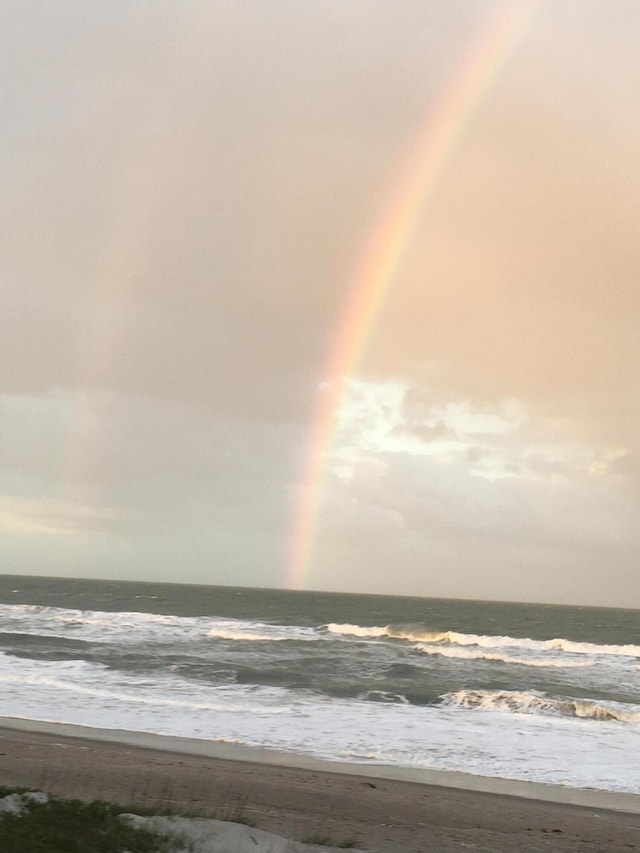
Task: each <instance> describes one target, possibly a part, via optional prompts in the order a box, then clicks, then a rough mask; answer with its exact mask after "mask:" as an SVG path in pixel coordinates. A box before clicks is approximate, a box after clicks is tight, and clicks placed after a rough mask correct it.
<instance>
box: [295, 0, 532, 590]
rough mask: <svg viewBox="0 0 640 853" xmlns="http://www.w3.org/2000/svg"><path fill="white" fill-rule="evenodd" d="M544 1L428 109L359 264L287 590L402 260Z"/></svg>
mask: <svg viewBox="0 0 640 853" xmlns="http://www.w3.org/2000/svg"><path fill="white" fill-rule="evenodd" d="M542 2H543V0H518V2H512V3H509V4H508V5H507V7H506V9H504V10H502V12H501V14H500V15H499V16H498V17H497V19H496V20H494V21H493V22H492V24H491V26H490V27H489V28H488V29H487V30H486V32H484V33H483V34H482V35H481V36H480V38H479V39H478V40H477V41H476V42H475V43H474V44H473V45H472V46H471V49H470V50H469V51H468V53H467V54H466V55H465V57H464V60H463V62H462V63H461V64H460V67H459V68H458V70H457V72H456V73H455V74H454V75H453V77H452V79H451V81H450V83H449V85H448V86H447V87H446V89H445V90H444V91H443V92H442V93H441V95H440V97H439V98H438V99H437V102H436V104H435V106H434V107H433V108H432V109H431V110H430V113H429V116H428V119H427V121H426V123H425V125H424V127H423V128H422V130H421V132H420V134H419V137H418V140H417V142H416V144H415V146H414V150H413V153H412V155H411V156H410V157H409V159H408V167H406V168H405V169H404V170H403V173H402V175H401V177H400V180H399V181H398V184H397V186H396V188H395V191H394V193H393V195H392V197H391V199H390V203H389V204H388V205H387V206H386V208H385V209H384V213H383V215H382V216H381V217H380V219H379V222H378V224H377V227H376V228H374V230H373V232H372V236H371V238H370V240H369V241H368V243H367V245H366V247H365V251H364V252H363V254H362V256H361V259H360V262H359V263H358V265H357V267H356V271H355V275H354V277H353V280H352V283H351V285H350V287H349V289H348V296H347V300H346V304H345V308H344V311H343V313H342V317H341V319H340V323H339V327H338V333H337V335H336V337H335V340H334V343H333V346H332V347H331V350H330V353H329V358H328V360H327V364H326V367H325V371H324V381H323V383H322V385H321V389H320V392H319V397H318V403H317V407H316V411H315V415H314V418H313V426H312V429H311V436H310V441H309V446H308V449H307V452H306V455H305V462H304V469H303V473H302V481H301V482H302V487H301V489H300V496H299V499H298V500H297V502H296V505H295V506H294V513H293V516H294V518H293V529H292V535H291V550H290V559H289V561H288V566H287V578H286V586H288V587H289V588H292V589H301V588H304V586H305V585H306V582H307V580H308V576H309V572H310V570H311V561H312V552H313V545H314V541H315V537H316V530H317V526H318V519H319V515H320V504H321V500H322V495H323V492H324V485H325V481H326V477H327V472H328V470H329V469H328V457H329V455H330V451H331V446H332V444H333V441H334V436H335V433H336V424H337V419H338V415H339V413H340V410H341V407H342V404H343V398H344V395H345V390H346V387H347V383H346V382H345V379H346V378H348V377H350V376H353V375H354V374H355V373H356V371H357V368H358V365H359V363H360V361H361V359H362V356H363V353H364V351H365V350H366V348H367V345H368V343H369V340H370V338H371V335H372V332H373V330H374V328H375V326H376V322H377V319H378V316H379V314H380V312H381V310H382V307H383V306H384V303H385V301H386V299H387V297H388V295H389V291H390V288H391V285H392V284H393V282H394V280H395V278H396V275H397V272H398V269H399V267H400V264H401V261H402V258H403V256H404V253H405V251H406V249H407V247H408V245H409V244H410V243H411V241H412V239H413V237H414V234H415V232H416V229H417V226H418V224H419V222H420V220H421V216H422V214H423V213H424V210H425V208H426V206H427V204H428V203H429V202H430V201H431V200H432V199H433V197H434V194H435V192H436V190H437V188H438V186H439V184H440V183H441V181H442V178H443V176H444V175H445V174H446V172H447V169H448V168H449V166H450V164H451V162H452V160H453V158H454V155H455V153H456V151H457V149H458V147H459V145H460V142H461V140H462V139H463V137H464V135H465V133H466V131H467V130H468V128H469V126H470V124H471V122H472V121H473V119H474V117H475V116H476V115H477V113H478V111H479V110H480V108H481V107H482V105H483V103H484V101H485V99H486V97H487V95H488V93H489V92H490V91H491V88H492V87H493V85H494V83H495V81H496V78H497V77H498V75H499V73H500V72H501V71H502V69H503V68H504V66H505V64H506V63H507V61H508V59H509V57H510V56H511V55H512V53H513V52H514V50H515V48H516V46H517V45H518V43H519V42H520V40H521V39H522V38H523V36H524V34H525V33H526V32H527V30H528V29H529V27H530V26H531V24H532V22H533V20H534V18H535V16H536V15H537V13H538V11H539V9H540V7H541V5H542Z"/></svg>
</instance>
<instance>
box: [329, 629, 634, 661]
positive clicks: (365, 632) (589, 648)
mask: <svg viewBox="0 0 640 853" xmlns="http://www.w3.org/2000/svg"><path fill="white" fill-rule="evenodd" d="M325 627H326V630H327V631H329V632H330V633H332V634H343V635H345V636H352V637H362V638H368V639H384V638H388V639H394V640H407V641H409V642H412V643H423V644H429V645H431V646H440V647H453V646H462V647H468V646H477V647H479V648H488V649H496V648H500V649H504V648H508V649H521V650H526V651H531V652H543V653H545V652H565V653H568V654H572V655H589V656H596V655H609V656H613V657H616V656H620V657H637V658H640V646H638V645H632V644H628V645H624V646H616V645H600V644H597V643H580V642H576V641H575V640H567V639H565V638H564V637H555V638H553V639H550V640H532V639H530V638H529V637H509V636H503V635H497V636H488V635H485V634H463V633H460V632H458V631H429V630H426V629H425V628H423V627H421V626H416V625H407V626H403V625H386V626H382V627H381V626H377V625H373V626H369V627H367V626H364V627H363V626H361V625H351V624H348V623H346V624H337V623H333V622H332V623H329V624H328V625H326V626H325ZM421 651H425V649H424V648H421Z"/></svg>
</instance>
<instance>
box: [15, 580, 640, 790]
mask: <svg viewBox="0 0 640 853" xmlns="http://www.w3.org/2000/svg"><path fill="white" fill-rule="evenodd" d="M176 589H177V590H178V591H180V588H178V587H177V588H176ZM261 594H262V595H267V593H263V592H262V591H254V592H253V593H252V595H254V596H255V597H256V601H257V602H258V603H259V602H260V600H261V599H260V595H261ZM228 595H229V596H230V595H231V594H230V593H229V594H228ZM269 595H270V596H271V598H270V599H269V607H268V608H267V609H266V611H265V613H266V612H268V613H269V618H266V616H265V614H262V615H260V616H247V615H239V614H238V613H237V612H235V613H234V608H235V609H236V610H237V607H236V605H235V602H234V601H233V600H232V601H231V606H228V607H227V609H226V612H219V613H216V612H215V611H214V612H212V613H211V614H210V615H209V614H208V615H201V613H197V612H196V613H194V612H193V610H194V608H193V607H192V612H191V613H190V614H185V613H184V612H182V613H181V614H179V613H171V612H165V613H156V612H138V611H136V610H135V609H133V608H132V607H131V606H129V607H126V608H120V609H117V610H113V611H110V610H104V609H100V608H98V607H96V608H93V607H84V606H83V607H72V606H70V607H60V606H51V605H47V606H42V605H36V604H33V603H21V604H11V603H6V602H5V603H4V604H2V603H0V642H1V643H2V645H0V648H2V649H4V651H3V652H0V696H2V705H1V713H2V714H4V715H6V716H11V717H22V718H27V719H33V720H39V719H40V720H47V721H52V722H63V723H73V724H78V725H83V726H94V727H98V728H111V729H127V730H133V731H147V732H154V733H158V734H166V735H177V736H184V737H195V738H203V739H209V740H215V741H232V742H238V743H244V744H247V745H252V746H262V747H267V748H274V749H278V750H285V751H292V752H296V753H301V754H307V755H312V756H316V757H320V758H327V759H333V760H339V761H370V762H374V763H382V764H394V765H401V766H407V767H417V768H420V767H423V768H434V769H442V770H458V771H464V772H468V773H475V774H480V775H486V776H501V777H505V778H513V779H525V780H531V781H539V782H551V783H557V784H566V785H572V786H577V787H594V788H601V789H609V790H616V791H628V792H634V793H640V779H638V777H637V774H636V772H635V765H636V763H637V762H636V761H635V760H634V758H633V757H634V756H639V757H640V669H639V664H638V659H637V657H636V655H635V652H638V657H640V646H638V645H635V644H634V643H632V642H590V641H584V640H577V639H570V638H563V637H561V636H559V635H558V633H557V632H556V633H553V634H551V633H550V634H549V635H548V636H547V637H542V638H541V637H539V636H538V638H529V637H518V636H514V635H513V633H509V632H508V631H496V632H495V633H491V632H485V633H482V632H478V631H468V632H466V631H460V630H446V631H444V630H430V629H429V627H428V624H426V625H425V624H424V622H423V624H419V623H418V621H417V620H408V621H407V622H406V623H405V624H401V623H400V622H398V621H396V622H389V623H388V624H385V625H368V624H362V625H361V624H359V623H358V621H355V620H354V621H334V622H332V621H329V620H326V618H325V620H323V619H322V618H318V617H315V616H314V617H313V618H311V617H305V616H304V611H303V610H300V608H301V605H300V602H299V601H298V600H294V601H293V602H292V604H293V609H292V608H291V607H290V609H289V610H287V606H289V605H290V603H291V599H286V598H285V599H283V602H282V603H280V602H279V600H277V595H276V594H273V593H269ZM274 596H275V598H276V601H275V605H278V606H275V605H274V600H273V599H274ZM146 598H147V600H150V601H152V602H153V601H155V600H156V599H155V598H154V597H153V596H148V597H146ZM345 598H346V597H345ZM139 601H140V598H139V597H138V596H137V595H136V597H135V600H132V601H131V602H130V604H131V605H133V607H135V606H136V605H138V606H139V604H138V602H139ZM217 601H218V599H216V600H215V601H214V605H216V603H217ZM311 603H313V598H311ZM335 603H336V600H335V597H334V598H332V599H328V600H327V605H326V606H327V607H333V606H335ZM337 603H338V604H340V603H341V602H340V601H338V602H337ZM383 603H384V602H383ZM368 604H369V603H368V600H366V601H364V602H363V604H362V607H366V606H368ZM346 605H349V606H351V601H350V600H348V601H346V604H345V606H346ZM148 606H150V607H151V608H153V607H154V606H155V605H153V604H151V605H148ZM198 606H200V605H198ZM378 606H379V605H378ZM454 606H455V603H453V604H452V605H451V607H454ZM465 606H466V607H469V606H470V605H465ZM165 608H166V609H168V606H167V605H165ZM278 608H280V609H278ZM212 609H213V608H212ZM255 609H256V608H254V610H255ZM258 609H259V608H258ZM299 611H300V612H299ZM453 612H454V613H455V608H454V611H453ZM465 612H466V611H465ZM365 613H366V611H365ZM274 614H275V616H276V617H277V618H274ZM292 614H293V615H292ZM552 615H553V614H552ZM508 616H509V614H508V613H507V617H508ZM516 616H517V614H516ZM543 616H545V618H548V614H543ZM465 618H469V617H468V615H465ZM505 618H506V617H505ZM305 619H306V621H305ZM425 621H426V620H425ZM494 622H495V619H493V620H492V621H491V622H490V623H489V622H487V624H491V626H493V624H494ZM515 625H517V621H516V617H514V618H513V619H512V620H511V622H509V621H508V619H507V621H506V624H505V627H511V628H512V629H513V626H515ZM601 633H603V635H604V636H609V635H610V633H611V632H609V633H606V632H601ZM623 636H625V639H628V638H630V636H631V632H629V631H627V633H626V635H623Z"/></svg>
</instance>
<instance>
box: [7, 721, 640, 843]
mask: <svg viewBox="0 0 640 853" xmlns="http://www.w3.org/2000/svg"><path fill="white" fill-rule="evenodd" d="M2 722H3V727H2V728H0V784H8V785H23V786H26V787H29V788H32V789H37V790H46V791H49V792H50V793H56V794H61V795H65V796H73V797H82V798H85V799H94V798H101V799H107V800H110V801H112V802H117V803H121V804H123V805H126V806H131V807H135V806H136V805H140V806H145V807H146V808H149V807H151V808H155V809H157V810H166V809H171V810H173V811H175V812H178V813H183V814H202V815H207V816H211V817H217V818H220V819H223V820H233V819H234V818H235V819H237V818H239V817H240V818H247V819H249V820H250V821H251V822H253V823H255V825H257V826H258V827H259V828H261V829H265V830H268V831H270V832H274V833H277V834H280V835H284V836H287V837H290V838H294V839H296V840H304V839H307V838H308V837H309V836H316V837H317V836H322V837H327V838H330V839H332V840H333V841H334V842H335V843H336V844H338V843H343V842H347V841H349V842H353V844H354V846H356V847H362V848H366V849H368V850H371V851H377V852H378V853H396V852H397V851H407V853H421V852H422V851H425V853H426V851H438V853H449V851H452V852H453V851H461V850H476V851H484V853H503V851H504V853H510V851H522V853H533V851H536V853H537V851H567V853H568V851H571V853H587V851H589V853H591V851H601V853H617V851H630V850H638V851H640V797H638V796H634V795H626V794H607V793H604V792H597V791H588V790H575V789H569V788H561V787H557V786H550V785H549V786H547V785H535V784H531V783H516V782H509V781H507V780H500V779H487V778H481V777H475V776H469V775H466V774H460V773H438V772H433V771H419V770H403V769H402V768H390V767H381V766H379V765H370V766H363V765H349V764H340V763H337V762H323V761H320V760H314V759H308V758H304V757H301V756H293V755H289V754H287V753H277V752H272V751H269V750H251V749H247V748H245V747H240V746H237V745H235V744H219V743H212V742H209V741H202V740H195V739H190V738H173V737H162V736H158V735H145V734H142V733H126V732H116V731H107V730H99V729H89V728H82V727H79V726H62V725H57V724H46V723H40V722H29V721H22V720H7V719H4V720H3V721H2ZM576 760H579V756H578V757H577V759H576Z"/></svg>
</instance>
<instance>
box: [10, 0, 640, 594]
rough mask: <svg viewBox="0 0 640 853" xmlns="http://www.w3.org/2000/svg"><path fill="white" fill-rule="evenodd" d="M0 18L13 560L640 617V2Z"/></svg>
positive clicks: (208, 4) (403, 3)
mask: <svg viewBox="0 0 640 853" xmlns="http://www.w3.org/2000/svg"><path fill="white" fill-rule="evenodd" d="M520 12H522V14H523V15H524V17H523V20H525V23H524V24H523V25H522V26H521V27H520V29H519V30H518V32H517V33H516V32H515V30H514V33H513V34H512V36H510V37H509V38H508V39H507V41H506V42H505V43H504V45H503V47H502V48H500V49H499V50H498V48H496V51H495V52H494V54H493V56H492V59H493V60H494V67H493V70H492V71H491V74H489V72H488V70H487V65H486V63H485V65H484V66H482V63H481V62H479V61H478V60H477V55H478V45H482V44H486V43H487V40H489V42H490V41H491V38H492V37H493V36H494V35H495V34H496V33H497V32H499V31H500V27H501V26H502V25H503V24H504V22H505V20H508V19H509V16H510V15H511V14H520ZM2 18H3V23H2V26H1V27H0V93H1V96H2V111H1V118H0V181H1V183H2V187H3V189H2V196H1V200H0V218H1V220H0V225H1V227H0V274H1V276H2V279H1V280H2V285H1V287H0V565H1V566H2V571H3V572H7V573H12V574H37V575H56V576H58V575H59V576H80V577H106V578H116V579H132V580H154V581H171V582H192V583H211V584H237V585H250V586H264V587H298V588H306V589H325V590H336V591H349V592H369V593H398V594H407V595H421V596H446V597H456V598H457V597H463V598H478V599H502V600H521V601H543V602H552V603H573V604H585V605H600V604H602V605H613V606H632V607H640V585H639V584H638V581H637V566H638V560H639V558H640V525H638V523H637V519H638V518H640V461H639V456H638V454H639V451H640V446H639V445H640V432H639V431H638V429H637V422H638V414H639V411H640V381H639V380H640V376H639V375H638V374H639V372H640V351H639V350H640V344H639V341H640V338H639V337H638V333H637V327H638V321H639V319H640V304H639V303H640V291H639V288H638V282H639V280H640V221H639V219H638V215H637V211H638V209H640V158H639V157H638V150H639V145H638V143H639V142H640V109H638V80H639V79H640V56H639V55H638V52H637V39H636V35H635V34H636V33H637V32H638V27H640V6H639V5H638V3H637V2H636V0H617V2H616V3H615V4H608V3H602V2H601V0H553V2H542V0H540V2H536V0H533V2H512V0H447V2H446V3H444V2H440V0H394V2H393V3H389V2H387V0H366V2H365V0H350V1H349V2H348V3H345V2H344V0H314V2H302V0H270V2H268V3H266V2H264V0H233V2H222V1H221V0H180V2H178V0H174V1H173V2H171V0H160V2H158V0H148V2H144V1H143V0H126V2H125V0H112V2H109V3H98V2H93V0H89V2H87V0H82V1H81V0H75V1H74V2H72V0H57V2H55V3H51V2H49V0H41V2H35V0H24V2H21V3H14V4H9V5H7V6H6V8H4V9H3V11H2ZM474 57H476V59H474ZM490 58H491V57H490ZM482 74H485V77H486V79H484V78H482ZM483 80H484V83H483V86H479V88H478V92H477V96H475V97H474V99H473V100H472V101H471V100H470V101H469V103H468V104H467V107H466V108H465V109H464V110H461V111H460V113H459V115H458V117H457V120H456V123H455V127H452V128H451V130H450V131H449V132H448V135H447V136H446V138H444V139H443V141H442V145H441V151H440V154H441V155H442V156H441V163H440V167H439V171H438V174H437V180H434V181H433V185H432V186H430V188H429V189H428V191H427V189H425V190H424V192H423V191H422V190H421V189H420V187H418V190H416V193H417V197H418V201H417V202H416V204H415V205H414V208H415V209H414V210H413V213H412V223H411V224H412V227H411V229H410V230H409V229H407V230H406V231H405V232H403V234H402V235H401V236H402V240H401V246H400V251H399V252H398V253H397V258H396V259H395V261H394V264H393V268H392V270H391V272H390V273H389V275H388V276H387V279H386V280H385V282H384V292H383V293H382V297H381V299H380V300H379V302H380V304H379V306H378V310H377V311H375V312H373V311H372V312H370V315H369V317H368V320H367V322H366V323H364V322H363V323H362V324H361V328H360V329H357V328H356V327H355V326H349V320H348V306H349V304H350V299H352V298H353V294H354V292H355V291H354V287H356V284H357V282H358V280H359V279H358V275H359V273H358V270H360V269H362V265H363V263H365V264H366V262H367V261H368V260H371V252H372V249H371V246H372V241H373V240H374V238H375V234H376V233H378V231H379V229H380V227H381V226H380V224H381V223H384V221H385V217H387V216H388V215H389V211H390V210H391V209H392V206H393V199H394V197H395V196H396V195H397V193H398V188H399V187H400V186H402V182H403V181H405V182H406V181H407V180H408V181H409V185H410V186H411V181H412V180H413V181H414V182H415V181H417V180H418V178H417V177H416V174H415V172H412V171H411V168H410V164H411V162H412V159H411V158H412V157H413V156H414V155H413V153H412V152H415V150H416V144H417V140H423V142H424V140H425V139H426V143H427V147H426V148H425V147H424V146H423V148H422V149H421V150H422V151H423V165H425V163H426V166H427V168H431V166H430V165H429V161H428V157H429V156H432V155H429V153H428V145H429V144H430V142H431V141H433V138H434V133H435V130H434V128H436V126H437V122H438V117H439V116H441V115H442V114H443V111H446V110H447V109H448V107H449V105H450V104H451V103H453V97H454V94H453V93H454V92H455V91H456V85H458V84H457V83H456V81H458V83H460V81H462V83H463V84H465V83H470V84H473V83H477V82H478V81H479V82H480V83H482V82H483ZM420 144H423V143H420ZM425 151H426V152H427V153H426V154H424V152H425ZM433 156H435V155H433ZM425 158H427V159H426V160H425ZM433 169H435V166H434V167H433ZM433 169H432V171H433ZM434 175H435V171H434ZM413 186H415V183H414V185H413ZM418 202H419V203H418ZM361 283H362V282H361ZM366 285H367V282H365V286H366ZM345 330H346V331H345ZM341 334H343V335H344V334H347V335H348V336H350V341H351V345H352V349H353V352H354V353H355V355H354V357H353V358H352V359H351V360H343V362H342V363H337V366H336V352H337V346H338V344H337V341H338V340H339V338H340V335H341ZM355 356H357V357H355ZM323 411H324V412H327V411H328V412H329V415H328V416H327V417H326V418H325V421H324V427H321V426H319V423H320V421H321V419H322V417H323V415H322V412H323ZM310 472H311V473H310Z"/></svg>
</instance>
